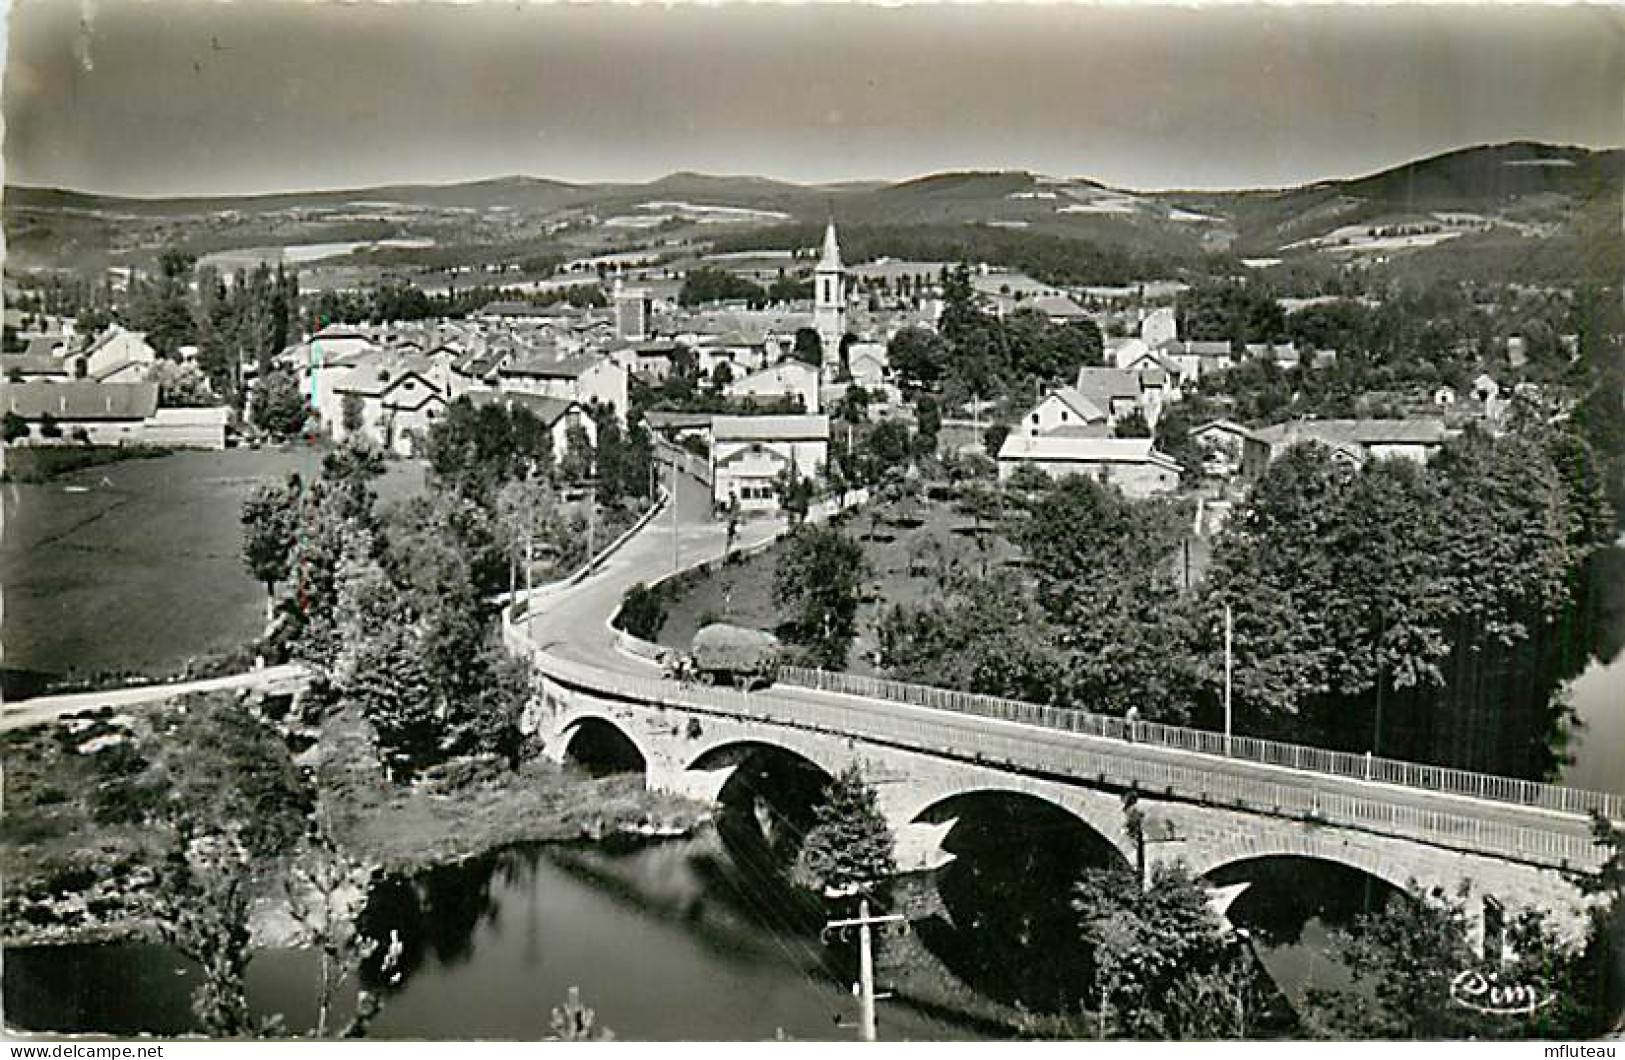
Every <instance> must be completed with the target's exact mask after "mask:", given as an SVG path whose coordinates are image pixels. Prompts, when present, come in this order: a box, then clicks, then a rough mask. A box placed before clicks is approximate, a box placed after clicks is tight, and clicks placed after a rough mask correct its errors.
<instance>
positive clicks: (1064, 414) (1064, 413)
mask: <svg viewBox="0 0 1625 1060" xmlns="http://www.w3.org/2000/svg"><path fill="white" fill-rule="evenodd" d="M1061 422H1062V423H1065V422H1066V410H1065V409H1062V410H1061Z"/></svg>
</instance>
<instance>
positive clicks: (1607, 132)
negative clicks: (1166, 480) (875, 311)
mask: <svg viewBox="0 0 1625 1060" xmlns="http://www.w3.org/2000/svg"><path fill="white" fill-rule="evenodd" d="M8 36H9V46H8V49H7V51H8V62H7V66H6V71H5V82H4V85H5V122H6V137H5V163H6V179H7V180H8V181H10V182H14V183H24V184H52V185H61V186H67V187H74V188H82V189H87V190H95V191H104V192H112V193H122V194H134V195H171V194H182V193H206V192H250V191H270V190H285V189H296V188H300V189H302V188H321V187H350V186H360V185H367V184H379V183H389V182H418V181H432V182H440V181H454V180H463V179H469V178H478V177H489V176H498V175H504V174H512V173H524V174H531V175H536V176H549V177H557V178H561V179H565V180H644V179H649V178H653V177H656V176H659V175H662V174H664V173H668V172H671V171H674V170H678V169H696V170H702V171H706V172H713V173H755V174H761V175H765V176H773V177H780V178H787V179H792V180H799V181H831V180H843V179H864V178H899V177H907V176H914V175H918V174H921V173H926V172H931V171H936V170H943V169H963V168H986V169H991V168H1001V169H1031V170H1035V171H1039V172H1045V173H1051V174H1056V175H1065V176H1088V177H1094V178H1097V179H1101V180H1105V181H1107V182H1110V183H1115V184H1119V185H1125V186H1129V187H1136V188H1158V187H1242V186H1261V185H1270V186H1279V185H1284V184H1295V183H1301V182H1304V181H1309V180H1317V179H1322V178H1328V177H1337V176H1349V175H1355V174H1359V173H1364V172H1369V171H1372V170H1376V169H1380V168H1383V167H1385V166H1387V165H1391V164H1393V163H1396V162H1401V161H1405V160H1408V159H1411V158H1415V157H1418V156H1421V155H1425V154H1430V153H1434V152H1437V151H1441V150H1447V149H1450V148H1453V147H1458V146H1464V145H1467V144H1473V143H1483V142H1499V141H1505V140H1511V139H1540V140H1547V141H1553V142H1561V143H1577V144H1584V145H1590V146H1620V145H1622V144H1625V7H1617V6H1616V7H1612V8H1607V7H1592V8H1582V7H1576V8H1559V7H1541V8H1512V9H1509V8H1495V9H1489V8H1470V7H1461V6H1449V7H1441V8H1424V9H1418V8H1403V9H1396V8H1381V9H1378V8H1369V7H1368V8H1363V9H1362V8H1341V9H1331V8H1326V7H1298V8H1279V7H1276V8H1262V7H1260V8H1221V9H1214V8H1208V9H1204V10H1200V11H1198V10H1192V9H1189V8H1149V9H1147V8H1132V9H1130V8H1123V7H1108V8H1098V7H1094V8H1091V7H1078V6H1054V5H1051V6H1041V7H1023V6H1011V5H1001V6H997V7H993V6H970V7H968V6H951V7H945V6H910V7H901V8H896V7H894V8H878V7H858V6H847V5H840V6H836V5H806V6H798V7H765V6H751V7H737V6H724V7H695V6H678V7H675V8H670V7H630V6H589V5H572V6H557V5H533V4H520V3H514V2H512V0H509V2H507V3H474V4H466V3H465V4H457V5H452V4H440V3H410V2H407V3H394V4H387V5H385V4H377V3H366V2H362V3H346V4H340V3H335V2H314V3H313V2H307V0H254V2H238V3H232V4H224V3H218V2H206V3H205V2H189V0H155V2H149V3H134V2H130V0H95V2H92V0H14V2H13V5H12V10H11V12H10V20H9V34H8Z"/></svg>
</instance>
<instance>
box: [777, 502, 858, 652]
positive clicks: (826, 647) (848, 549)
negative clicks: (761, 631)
mask: <svg viewBox="0 0 1625 1060" xmlns="http://www.w3.org/2000/svg"><path fill="white" fill-rule="evenodd" d="M866 574H867V570H866V567H865V564H864V558H863V549H862V547H861V546H859V545H858V543H857V542H856V541H853V540H851V539H850V538H848V537H846V536H845V535H844V534H842V533H841V531H840V530H838V529H836V528H834V527H831V526H812V525H806V524H803V525H801V526H800V527H798V528H797V529H796V530H795V532H794V533H792V534H791V535H790V538H789V544H788V547H787V548H786V549H785V551H784V553H783V555H782V556H781V557H780V559H779V563H778V567H777V568H776V569H775V570H774V572H773V595H774V598H775V599H776V600H778V602H779V604H780V605H781V606H783V607H784V608H786V609H787V610H788V612H789V614H790V616H791V618H790V621H789V623H788V630H787V632H788V634H789V638H790V640H791V641H792V642H793V643H795V644H799V645H801V646H802V647H803V648H804V649H805V650H806V652H807V656H808V659H809V660H810V661H811V663H812V664H813V665H815V666H824V667H829V668H832V669H841V668H843V667H845V665H846V654H847V651H848V650H849V649H850V648H851V646H852V638H853V637H854V636H855V635H856V633H857V629H856V618H857V611H858V597H859V595H860V593H861V591H862V585H863V579H864V577H865V576H866Z"/></svg>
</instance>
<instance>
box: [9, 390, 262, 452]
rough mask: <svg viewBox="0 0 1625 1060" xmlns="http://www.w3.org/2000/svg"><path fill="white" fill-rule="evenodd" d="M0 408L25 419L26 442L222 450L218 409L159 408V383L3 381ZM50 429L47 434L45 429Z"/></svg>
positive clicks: (221, 417)
mask: <svg viewBox="0 0 1625 1060" xmlns="http://www.w3.org/2000/svg"><path fill="white" fill-rule="evenodd" d="M0 409H3V410H4V411H5V412H11V413H15V414H17V415H18V416H20V417H22V419H23V421H24V422H25V423H27V425H28V428H29V433H28V435H27V436H26V437H25V438H22V439H19V440H18V441H19V442H21V443H24V444H45V445H51V444H58V445H66V444H73V443H75V442H81V441H88V442H91V443H93V444H95V445H164V446H170V447H172V448H185V449H224V448H225V447H226V418H227V416H228V415H229V414H230V410H229V409H226V408H224V407H220V408H185V409H161V408H159V407H158V384H157V383H98V382H96V381H95V380H93V379H72V380H66V381H61V382H39V381H36V382H27V383H10V382H4V383H0ZM47 432H49V434H47Z"/></svg>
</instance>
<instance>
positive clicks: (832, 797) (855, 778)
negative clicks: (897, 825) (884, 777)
mask: <svg viewBox="0 0 1625 1060" xmlns="http://www.w3.org/2000/svg"><path fill="white" fill-rule="evenodd" d="M895 845H896V844H895V841H894V839H893V838H892V833H891V827H890V826H889V825H887V823H886V815H885V814H884V813H882V812H881V810H880V796H879V793H877V792H876V791H875V789H874V787H873V786H872V785H870V784H869V783H868V782H867V781H865V780H864V777H863V772H862V770H861V769H860V768H859V767H858V766H857V765H856V764H854V765H852V766H849V767H848V768H847V769H845V770H843V771H842V773H841V775H840V776H838V777H836V778H835V779H834V780H832V781H830V783H829V786H828V787H826V788H825V789H824V794H823V798H822V800H821V801H820V802H819V803H818V805H817V806H816V807H815V808H814V811H813V824H812V827H811V828H809V829H807V836H806V838H805V839H804V840H803V841H802V844H801V850H800V853H799V854H798V855H797V859H796V869H795V875H796V877H797V879H798V880H800V881H801V883H802V884H803V885H804V886H806V887H808V888H810V889H812V890H815V891H818V892H819V893H821V894H825V895H830V896H837V895H850V894H857V893H867V892H870V891H872V890H874V889H875V888H876V887H878V886H879V885H880V884H882V883H884V882H885V881H886V880H888V879H890V878H891V877H892V876H893V875H894V874H895V873H896V872H897V862H896V858H895V853H894V848H895Z"/></svg>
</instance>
